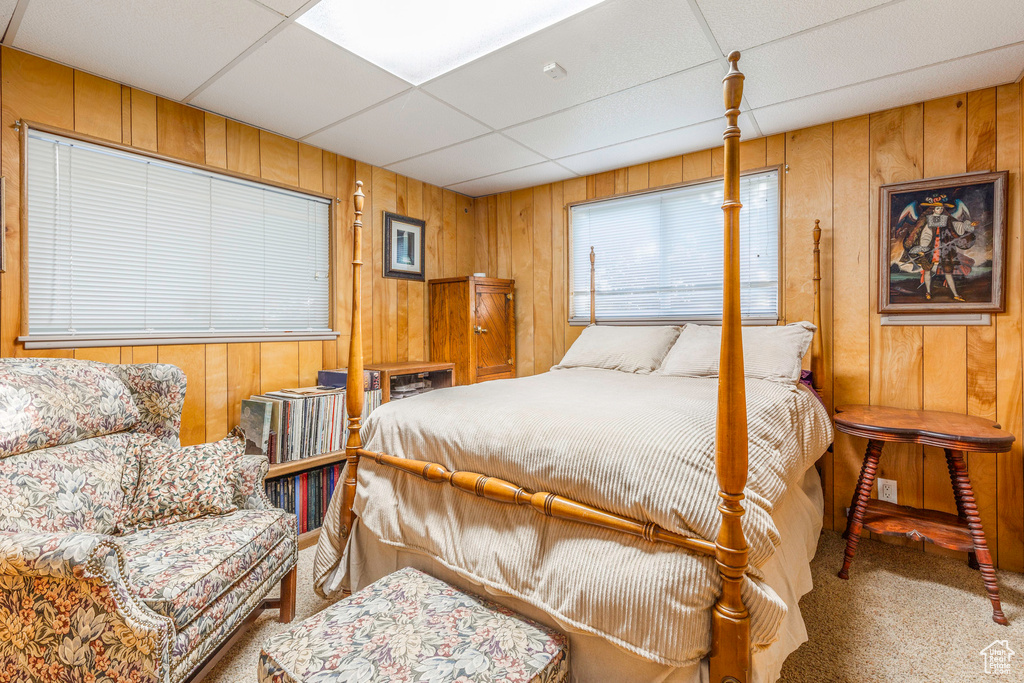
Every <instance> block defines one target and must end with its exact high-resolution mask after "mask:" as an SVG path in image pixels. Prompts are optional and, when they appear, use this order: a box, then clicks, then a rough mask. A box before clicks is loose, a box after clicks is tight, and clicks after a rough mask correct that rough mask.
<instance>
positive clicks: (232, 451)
mask: <svg viewBox="0 0 1024 683" xmlns="http://www.w3.org/2000/svg"><path fill="white" fill-rule="evenodd" d="M193 449H200V450H204V451H208V452H211V453H214V452H219V453H220V454H221V455H223V454H225V453H227V454H228V455H229V456H230V459H231V460H232V461H234V463H235V469H234V471H233V472H232V473H231V485H232V487H233V489H234V493H233V495H232V501H233V502H234V504H235V505H237V506H238V507H239V508H241V509H243V510H269V509H271V508H273V507H274V506H273V505H272V504H271V503H270V500H269V499H268V498H267V491H266V487H265V486H266V485H265V484H264V480H265V479H266V476H267V472H268V471H269V469H270V465H269V461H268V460H267V456H265V455H253V454H246V453H245V439H244V438H242V436H241V430H240V429H239V428H238V427H236V428H235V429H234V430H232V432H231V434H230V435H229V436H227V437H226V438H223V439H221V440H220V441H215V442H213V443H203V444H198V445H196V446H188V447H186V448H184V449H182V450H184V451H190V450H193ZM217 459H218V460H219V458H217Z"/></svg>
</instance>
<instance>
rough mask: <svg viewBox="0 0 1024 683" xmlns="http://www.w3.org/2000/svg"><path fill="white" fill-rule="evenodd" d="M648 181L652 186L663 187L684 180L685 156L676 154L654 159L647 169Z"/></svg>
mask: <svg viewBox="0 0 1024 683" xmlns="http://www.w3.org/2000/svg"><path fill="white" fill-rule="evenodd" d="M647 182H648V185H649V186H650V187H662V186H664V185H675V184H677V183H681V182H683V157H682V156H675V157H669V158H668V159H661V160H659V161H652V162H651V163H650V164H649V168H648V170H647Z"/></svg>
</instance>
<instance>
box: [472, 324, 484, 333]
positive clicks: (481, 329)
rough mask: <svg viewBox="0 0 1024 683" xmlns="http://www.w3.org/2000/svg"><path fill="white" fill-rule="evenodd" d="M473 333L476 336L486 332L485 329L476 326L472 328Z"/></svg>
mask: <svg viewBox="0 0 1024 683" xmlns="http://www.w3.org/2000/svg"><path fill="white" fill-rule="evenodd" d="M473 331H474V332H476V333H477V334H484V333H485V332H487V328H486V327H480V326H479V325H477V326H476V327H474V328H473Z"/></svg>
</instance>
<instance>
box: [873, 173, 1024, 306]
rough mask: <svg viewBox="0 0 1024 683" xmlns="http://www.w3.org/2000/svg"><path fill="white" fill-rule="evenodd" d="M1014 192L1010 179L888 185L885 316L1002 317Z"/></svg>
mask: <svg viewBox="0 0 1024 683" xmlns="http://www.w3.org/2000/svg"><path fill="white" fill-rule="evenodd" d="M1006 191H1007V172H1006V171H998V172H995V173H968V174H966V175H957V176H946V177H944V178H929V179H927V180H915V181H912V182H906V183H893V184H891V185H883V186H882V188H881V193H882V196H881V203H880V205H879V207H880V208H881V211H879V214H880V216H881V234H880V239H879V240H878V244H879V259H878V264H879V277H878V312H879V313H999V312H1001V311H1002V310H1003V307H1004V305H1005V304H1004V299H1003V279H1004V278H1003V271H1004V269H1005V263H1006V261H1005V256H1004V254H1005V248H1006Z"/></svg>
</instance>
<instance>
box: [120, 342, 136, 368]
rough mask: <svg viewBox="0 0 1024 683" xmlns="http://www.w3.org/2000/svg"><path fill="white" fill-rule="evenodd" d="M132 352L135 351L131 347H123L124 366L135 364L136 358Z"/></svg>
mask: <svg viewBox="0 0 1024 683" xmlns="http://www.w3.org/2000/svg"><path fill="white" fill-rule="evenodd" d="M132 351H133V349H132V347H130V346H122V347H121V364H122V365H129V364H131V363H134V362H135V357H134V355H133V354H132Z"/></svg>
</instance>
